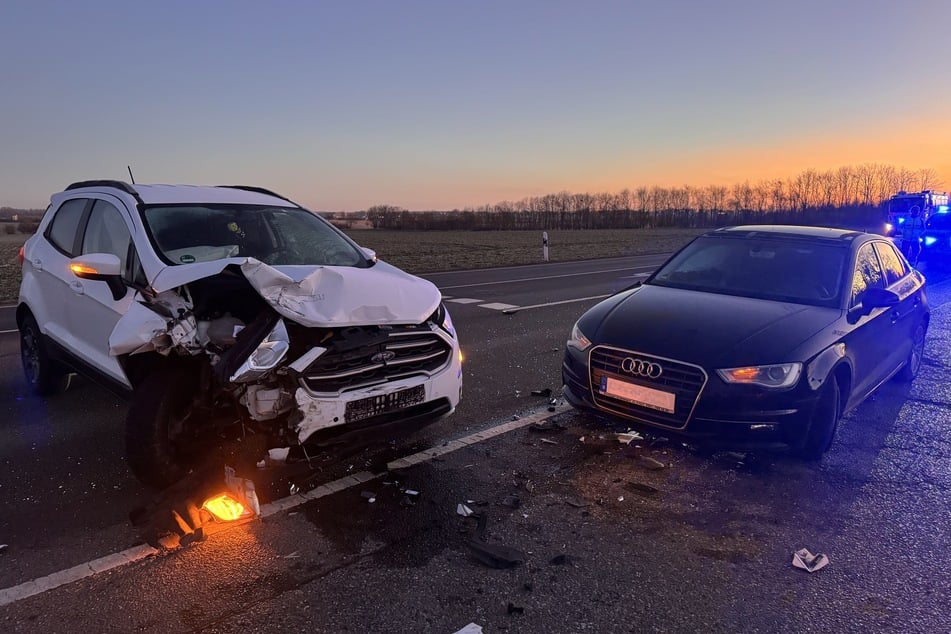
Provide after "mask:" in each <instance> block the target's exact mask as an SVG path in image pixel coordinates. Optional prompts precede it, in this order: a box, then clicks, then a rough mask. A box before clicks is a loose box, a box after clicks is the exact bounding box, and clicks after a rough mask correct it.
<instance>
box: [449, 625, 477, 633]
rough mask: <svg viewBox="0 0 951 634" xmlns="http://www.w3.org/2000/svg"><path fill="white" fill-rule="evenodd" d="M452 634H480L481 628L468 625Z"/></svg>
mask: <svg viewBox="0 0 951 634" xmlns="http://www.w3.org/2000/svg"><path fill="white" fill-rule="evenodd" d="M453 634H482V626H481V625H478V624H476V623H469V624H468V625H467V626H465V627H464V628H462V629H461V630H458V631H456V632H453Z"/></svg>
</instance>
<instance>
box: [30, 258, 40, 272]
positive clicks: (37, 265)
mask: <svg viewBox="0 0 951 634" xmlns="http://www.w3.org/2000/svg"><path fill="white" fill-rule="evenodd" d="M30 264H32V265H33V268H34V269H36V270H37V271H42V270H43V260H41V259H39V258H33V259H32V260H30Z"/></svg>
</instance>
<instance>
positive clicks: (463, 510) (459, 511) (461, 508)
mask: <svg viewBox="0 0 951 634" xmlns="http://www.w3.org/2000/svg"><path fill="white" fill-rule="evenodd" d="M456 515H461V516H463V517H469V516H470V515H472V509H470V508H469V507H468V506H466V505H465V504H459V505H458V506H456Z"/></svg>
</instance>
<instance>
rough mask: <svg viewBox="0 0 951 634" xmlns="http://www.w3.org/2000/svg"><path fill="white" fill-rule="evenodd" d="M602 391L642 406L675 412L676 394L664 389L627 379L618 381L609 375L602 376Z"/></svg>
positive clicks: (669, 412)
mask: <svg viewBox="0 0 951 634" xmlns="http://www.w3.org/2000/svg"><path fill="white" fill-rule="evenodd" d="M601 393H602V394H607V395H608V396H613V397H614V398H619V399H621V400H622V401H627V402H628V403H634V404H635V405H640V406H642V407H649V408H651V409H656V410H660V411H662V412H667V413H668V414H673V413H674V402H675V395H674V394H671V393H670V392H664V391H663V390H655V389H653V388H649V387H644V386H643V385H635V384H633V383H628V382H627V381H618V380H617V379H612V378H611V377H609V376H602V377H601Z"/></svg>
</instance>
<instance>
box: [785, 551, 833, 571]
mask: <svg viewBox="0 0 951 634" xmlns="http://www.w3.org/2000/svg"><path fill="white" fill-rule="evenodd" d="M828 564H829V558H828V557H826V556H825V555H823V554H822V553H818V554H815V555H813V554H812V553H811V552H809V549H808V548H800V549H799V550H797V551H796V552H794V553H793V559H792V565H793V566H794V567H796V568H801V569H803V570H805V571H806V572H815V571H817V570H821V569H822V568H825V567H826V566H827V565H828Z"/></svg>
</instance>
